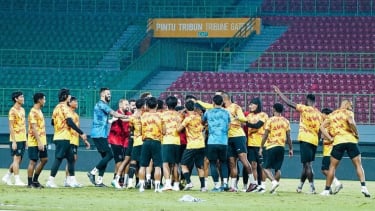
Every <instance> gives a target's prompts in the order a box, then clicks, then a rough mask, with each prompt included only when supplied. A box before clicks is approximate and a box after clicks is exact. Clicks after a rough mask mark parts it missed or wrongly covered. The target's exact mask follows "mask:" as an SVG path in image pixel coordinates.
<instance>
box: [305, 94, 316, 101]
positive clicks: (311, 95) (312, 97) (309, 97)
mask: <svg viewBox="0 0 375 211" xmlns="http://www.w3.org/2000/svg"><path fill="white" fill-rule="evenodd" d="M306 99H307V100H310V101H311V102H315V95H313V94H308V95H307V96H306Z"/></svg>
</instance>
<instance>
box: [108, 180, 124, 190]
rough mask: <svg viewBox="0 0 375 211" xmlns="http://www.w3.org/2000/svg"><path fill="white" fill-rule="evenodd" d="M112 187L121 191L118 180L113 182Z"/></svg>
mask: <svg viewBox="0 0 375 211" xmlns="http://www.w3.org/2000/svg"><path fill="white" fill-rule="evenodd" d="M111 184H112V186H113V187H114V188H116V189H121V188H122V187H121V185H120V184H119V183H118V182H117V181H116V179H114V180H112V182H111Z"/></svg>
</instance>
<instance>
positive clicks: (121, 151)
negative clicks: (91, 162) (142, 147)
mask: <svg viewBox="0 0 375 211" xmlns="http://www.w3.org/2000/svg"><path fill="white" fill-rule="evenodd" d="M111 149H112V152H113V159H114V160H115V163H118V162H122V161H123V160H124V157H125V148H124V147H123V146H120V145H115V144H111Z"/></svg>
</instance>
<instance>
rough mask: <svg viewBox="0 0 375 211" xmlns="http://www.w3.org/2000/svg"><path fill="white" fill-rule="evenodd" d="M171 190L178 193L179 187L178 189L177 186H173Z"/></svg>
mask: <svg viewBox="0 0 375 211" xmlns="http://www.w3.org/2000/svg"><path fill="white" fill-rule="evenodd" d="M172 190H173V191H180V187H178V186H173V187H172Z"/></svg>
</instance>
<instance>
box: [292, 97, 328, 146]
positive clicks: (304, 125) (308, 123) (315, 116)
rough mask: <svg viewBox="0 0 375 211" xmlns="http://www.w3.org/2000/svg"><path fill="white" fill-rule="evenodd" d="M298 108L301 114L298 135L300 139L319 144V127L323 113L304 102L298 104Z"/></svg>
mask: <svg viewBox="0 0 375 211" xmlns="http://www.w3.org/2000/svg"><path fill="white" fill-rule="evenodd" d="M296 109H297V111H298V112H299V113H300V115H301V116H300V123H299V130H298V137H297V139H298V141H303V142H307V143H310V144H313V145H315V146H318V143H319V136H318V134H319V128H320V124H321V123H322V121H323V117H322V114H321V113H320V111H319V110H318V109H317V108H314V107H312V106H306V105H302V104H297V106H296Z"/></svg>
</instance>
